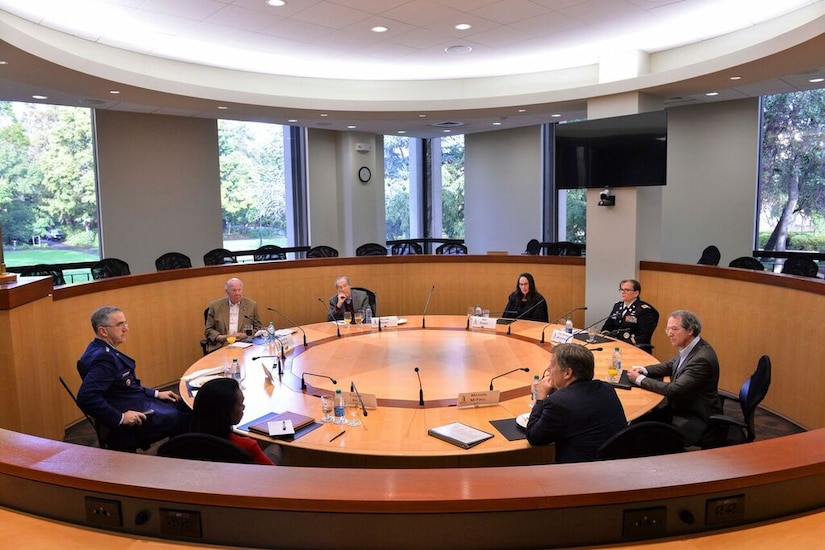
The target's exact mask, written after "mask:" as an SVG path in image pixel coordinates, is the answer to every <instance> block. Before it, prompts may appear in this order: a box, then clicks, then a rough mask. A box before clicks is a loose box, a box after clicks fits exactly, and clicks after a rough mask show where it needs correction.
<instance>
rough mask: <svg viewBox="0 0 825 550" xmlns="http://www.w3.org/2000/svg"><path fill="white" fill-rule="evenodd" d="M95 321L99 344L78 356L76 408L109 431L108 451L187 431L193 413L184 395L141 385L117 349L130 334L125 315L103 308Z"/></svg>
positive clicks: (93, 343)
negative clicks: (182, 397) (183, 398)
mask: <svg viewBox="0 0 825 550" xmlns="http://www.w3.org/2000/svg"><path fill="white" fill-rule="evenodd" d="M91 321H92V330H94V333H95V339H94V340H92V341H91V342H90V343H89V345H88V346H87V347H86V351H84V352H83V355H82V356H81V357H80V365H79V370H81V373H80V374H81V376H82V377H83V383H82V384H81V386H80V391H79V392H78V393H77V403H78V405H80V408H81V409H82V410H83V412H85V413H86V414H88V415H89V416H91V417H92V418H94V419H95V420H96V421H97V422H98V423H100V424H101V425H102V426H103V427H105V428H106V429H107V430H108V435H107V437H106V441H105V443H106V444H107V446H108V447H109V448H111V449H115V450H126V451H133V450H135V449H137V448H140V447H145V446H147V445H149V444H151V443H153V442H155V441H158V440H160V439H163V438H164V437H172V436H175V435H178V434H181V433H185V432H187V431H189V423H190V421H191V410H190V409H189V407H188V406H187V405H186V404H185V403H184V402H183V400H181V398H180V396H179V395H178V394H176V393H175V392H173V391H158V390H155V389H152V388H144V387H143V386H141V385H140V380H139V379H138V378H137V376H136V374H135V360H134V359H132V358H131V357H129V356H128V355H126V354H125V353H123V352H121V351H119V350H118V347H119V346H120V345H121V344H123V343H124V342H125V341H126V334H127V333H128V332H129V324H128V323H127V322H126V315H125V314H124V313H123V311H121V310H120V309H119V308H116V307H113V306H104V307H101V308H98V309H97V310H95V312H94V313H92V319H91ZM83 371H85V372H83Z"/></svg>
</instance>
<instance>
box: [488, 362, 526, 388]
mask: <svg viewBox="0 0 825 550" xmlns="http://www.w3.org/2000/svg"><path fill="white" fill-rule="evenodd" d="M519 370H520V371H524V372H530V368H529V367H519V368H517V369H513V370H508V371H507V372H505V373H503V374H499V375H497V376H493V377H492V378H491V379H490V391H493V380H495V379H496V378H501V377H502V376H507V375H508V374H510V373H513V372H516V371H519Z"/></svg>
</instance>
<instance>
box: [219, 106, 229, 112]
mask: <svg viewBox="0 0 825 550" xmlns="http://www.w3.org/2000/svg"><path fill="white" fill-rule="evenodd" d="M227 109H229V107H227V106H226V105H218V110H219V111H226V110H227Z"/></svg>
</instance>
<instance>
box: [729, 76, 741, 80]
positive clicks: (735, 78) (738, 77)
mask: <svg viewBox="0 0 825 550" xmlns="http://www.w3.org/2000/svg"><path fill="white" fill-rule="evenodd" d="M730 79H731V80H742V77H741V76H732V77H730Z"/></svg>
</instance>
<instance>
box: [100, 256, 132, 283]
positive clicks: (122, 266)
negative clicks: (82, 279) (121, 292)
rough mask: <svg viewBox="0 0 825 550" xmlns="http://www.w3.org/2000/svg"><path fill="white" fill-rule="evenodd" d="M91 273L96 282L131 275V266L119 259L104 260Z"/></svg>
mask: <svg viewBox="0 0 825 550" xmlns="http://www.w3.org/2000/svg"><path fill="white" fill-rule="evenodd" d="M91 271H92V279H95V280H98V279H108V278H109V277H122V276H123V275H131V271H129V264H127V263H126V262H124V261H123V260H120V259H118V258H104V259H102V260H100V261H99V262H97V263H96V264H95V265H93V266H92V268H91Z"/></svg>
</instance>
